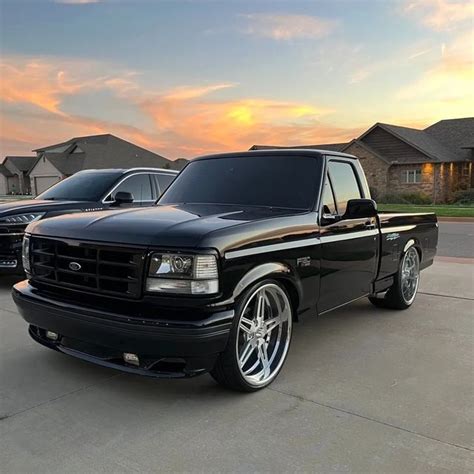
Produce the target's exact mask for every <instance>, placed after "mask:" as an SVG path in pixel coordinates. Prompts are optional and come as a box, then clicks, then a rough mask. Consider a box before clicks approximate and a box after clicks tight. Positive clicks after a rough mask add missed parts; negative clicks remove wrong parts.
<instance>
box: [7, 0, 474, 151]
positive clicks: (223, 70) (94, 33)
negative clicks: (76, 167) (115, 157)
mask: <svg viewBox="0 0 474 474" xmlns="http://www.w3.org/2000/svg"><path fill="white" fill-rule="evenodd" d="M473 13H474V3H473V2H472V1H467V0H466V1H461V0H399V1H383V0H378V1H357V0H333V1H304V2H299V1H287V2H285V1H252V2H246V1H225V2H224V1H220V2H219V1H214V2H210V1H208V2H204V1H198V0H194V1H191V0H190V1H152V0H134V1H132V0H128V1H126V0H29V1H28V0H15V1H13V0H0V22H1V32H0V35H1V36H0V38H1V39H0V41H1V43H0V48H1V50H0V54H1V57H0V60H1V76H0V153H1V157H0V160H1V159H3V156H5V155H14V154H30V152H31V150H32V149H34V148H38V147H41V146H45V145H49V144H54V143H58V142H61V141H64V140H67V139H69V138H71V137H74V136H81V135H91V134H99V133H113V134H115V135H118V136H120V137H122V138H125V139H128V140H130V141H132V142H135V143H137V144H139V145H141V146H144V147H146V148H149V149H150V150H152V151H155V152H157V153H159V154H162V155H164V156H166V157H168V158H172V159H174V158H178V157H186V158H189V157H192V156H195V155H198V154H203V153H208V152H217V151H227V150H242V149H248V148H249V147H250V146H251V145H252V144H254V143H259V144H275V145H278V144H279V145H295V144H311V143H330V142H337V141H345V140H348V139H351V138H354V137H355V136H357V135H358V134H359V133H360V132H361V131H363V130H364V129H366V128H368V127H369V126H370V125H372V124H373V123H375V122H377V121H379V122H388V123H395V124H400V125H409V126H417V127H420V128H421V127H424V126H426V125H429V124H430V123H433V122H436V121H438V120H440V119H443V118H454V117H466V116H472V115H474V73H473V69H474V66H473V56H474V52H473V44H474V33H473Z"/></svg>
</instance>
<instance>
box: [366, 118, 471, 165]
mask: <svg viewBox="0 0 474 474" xmlns="http://www.w3.org/2000/svg"><path fill="white" fill-rule="evenodd" d="M377 128H379V129H382V130H384V131H385V132H387V133H389V134H390V135H392V136H393V137H395V138H397V139H399V140H401V141H402V142H403V143H405V144H406V145H409V146H410V147H411V148H412V149H414V150H417V152H419V153H418V154H417V155H410V156H408V155H404V154H403V153H400V154H399V155H398V156H397V159H396V161H397V162H399V163H419V162H435V163H436V162H438V163H442V162H456V161H464V160H468V159H469V158H470V156H471V152H470V151H469V150H467V149H465V148H463V147H465V146H467V145H468V144H469V143H470V142H471V141H472V137H473V136H474V118H462V119H452V120H441V121H440V122H437V123H436V124H434V125H431V126H430V127H428V128H426V129H424V130H419V129H416V128H409V127H401V126H398V125H391V124H387V123H376V124H375V125H373V126H372V127H370V128H369V129H368V130H367V131H366V132H364V133H363V134H362V135H361V136H360V137H359V138H358V140H359V141H362V142H364V141H365V140H367V137H368V136H370V134H371V133H372V132H374V130H375V129H377ZM372 148H374V149H376V146H374V144H372ZM379 152H381V153H380V154H382V155H383V154H384V153H383V151H382V150H379ZM389 161H391V162H394V161H395V160H394V159H390V160H389Z"/></svg>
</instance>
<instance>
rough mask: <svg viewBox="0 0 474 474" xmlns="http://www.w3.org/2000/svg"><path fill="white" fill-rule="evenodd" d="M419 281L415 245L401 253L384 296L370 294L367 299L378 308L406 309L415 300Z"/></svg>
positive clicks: (418, 258) (417, 256) (418, 264)
mask: <svg viewBox="0 0 474 474" xmlns="http://www.w3.org/2000/svg"><path fill="white" fill-rule="evenodd" d="M419 283H420V256H419V254H418V251H417V250H416V248H415V247H410V248H409V249H408V250H407V251H406V252H405V253H404V254H403V257H402V259H401V261H400V266H399V270H398V273H397V274H396V275H395V281H394V283H393V285H392V286H391V287H390V289H389V290H388V291H387V293H386V294H385V296H384V297H383V298H377V297H376V296H370V297H369V300H370V302H371V303H372V304H373V305H374V306H377V307H378V308H382V307H383V308H392V309H407V308H409V307H410V306H411V305H412V304H413V301H415V298H416V294H417V292H418V285H419Z"/></svg>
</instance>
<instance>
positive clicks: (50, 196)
mask: <svg viewBox="0 0 474 474" xmlns="http://www.w3.org/2000/svg"><path fill="white" fill-rule="evenodd" d="M120 175H121V173H110V172H108V173H100V172H98V173H96V172H94V173H87V172H86V173H77V174H75V175H72V176H70V177H69V178H66V179H64V180H63V181H60V182H59V183H57V184H55V185H54V186H51V187H50V188H49V189H47V190H46V191H44V192H43V193H41V194H39V195H38V196H36V198H35V199H46V200H52V201H98V200H99V199H101V198H102V196H103V195H104V194H105V193H106V192H107V191H108V190H109V189H110V187H111V186H112V184H113V183H114V182H115V181H116V180H117V178H118V177H119V176H120Z"/></svg>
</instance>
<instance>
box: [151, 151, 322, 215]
mask: <svg viewBox="0 0 474 474" xmlns="http://www.w3.org/2000/svg"><path fill="white" fill-rule="evenodd" d="M320 179H321V160H319V159H318V158H316V157H311V156H298V157H295V156H284V155H273V156H272V155H254V156H242V157H239V156H237V157H235V156H233V157H221V158H218V157H216V158H212V159H208V160H198V161H195V162H191V163H190V164H189V165H188V166H187V167H186V168H185V169H184V170H183V171H182V172H181V174H180V175H179V176H178V177H177V178H176V180H175V181H174V182H173V183H172V184H171V186H170V187H169V188H168V189H167V191H166V192H165V193H164V194H163V196H162V197H161V198H160V200H159V201H158V204H179V203H207V204H237V205H241V206H264V207H279V208H291V209H311V208H312V207H313V206H314V203H315V199H316V195H317V191H318V189H319V185H320V183H319V181H320Z"/></svg>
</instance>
